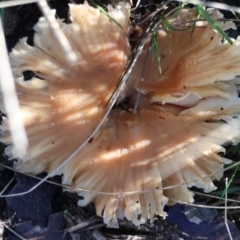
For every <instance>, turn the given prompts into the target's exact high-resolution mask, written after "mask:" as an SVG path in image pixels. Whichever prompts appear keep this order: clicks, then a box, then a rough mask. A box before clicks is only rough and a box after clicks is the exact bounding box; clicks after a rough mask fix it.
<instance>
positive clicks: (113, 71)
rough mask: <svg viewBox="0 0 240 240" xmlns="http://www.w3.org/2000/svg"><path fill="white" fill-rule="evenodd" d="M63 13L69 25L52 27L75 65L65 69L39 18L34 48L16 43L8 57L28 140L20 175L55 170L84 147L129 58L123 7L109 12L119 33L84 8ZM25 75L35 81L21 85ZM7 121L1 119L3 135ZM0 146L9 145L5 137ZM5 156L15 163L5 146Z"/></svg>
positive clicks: (97, 13) (127, 11)
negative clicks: (62, 37) (60, 34)
mask: <svg viewBox="0 0 240 240" xmlns="http://www.w3.org/2000/svg"><path fill="white" fill-rule="evenodd" d="M69 7H70V18H71V24H65V23H63V22H62V21H60V20H59V21H58V23H59V25H60V27H61V29H62V31H63V32H64V33H65V35H66V37H67V38H68V40H69V42H70V43H71V47H72V49H73V50H74V51H75V52H76V54H77V57H78V60H77V65H75V66H71V65H70V64H69V63H68V61H67V60H66V58H65V55H64V54H63V52H62V51H61V49H60V47H61V46H59V45H58V44H57V43H56V42H55V40H54V39H55V38H53V37H52V32H51V28H50V27H49V25H48V23H47V21H46V19H45V18H43V17H42V18H40V20H39V22H38V23H37V25H36V26H35V27H34V30H35V31H36V34H35V36H34V46H29V45H28V44H27V43H26V39H21V40H20V42H19V43H18V44H17V46H16V47H15V48H14V49H13V50H12V52H11V54H10V58H11V64H12V69H13V74H14V77H15V78H16V85H17V86H16V87H17V93H18V97H19V101H20V105H21V115H22V118H23V121H24V124H25V128H26V131H27V136H28V139H29V140H30V141H29V147H28V152H27V156H25V158H22V159H21V161H20V162H18V163H17V164H16V167H17V168H18V169H19V170H21V171H24V172H31V173H34V174H36V173H39V172H42V171H51V170H53V169H55V168H56V166H58V165H59V164H60V163H61V162H63V160H65V159H66V158H67V157H68V156H70V155H71V153H72V152H73V151H75V150H76V149H77V148H78V146H79V145H81V144H82V142H83V141H85V139H86V138H87V137H88V136H89V135H90V134H91V133H92V131H93V130H94V128H95V127H96V125H97V124H98V122H99V121H100V119H101V118H102V116H103V114H104V107H105V105H106V103H107V101H108V100H109V98H110V96H111V94H112V92H113V90H114V88H115V86H116V83H117V81H118V79H119V77H120V75H121V73H122V71H123V69H124V67H125V64H126V61H127V58H128V55H129V52H130V46H129V43H128V36H127V35H128V28H129V25H128V21H129V14H130V8H129V6H128V5H126V4H124V3H119V5H118V6H117V8H112V7H109V14H110V15H111V16H112V17H113V18H115V19H116V21H118V23H119V24H120V25H121V27H122V28H121V27H119V26H118V25H117V24H116V23H114V22H113V21H110V20H109V18H108V17H107V16H105V15H104V14H102V13H101V12H100V11H99V10H98V9H95V8H92V7H90V6H89V5H88V4H87V3H85V4H83V5H73V4H70V5H69ZM27 70H30V71H33V72H34V74H35V76H34V77H33V78H32V79H30V80H28V81H25V80H24V77H23V72H24V71H27ZM2 109H4V107H3V106H2ZM3 111H4V110H3ZM7 121H8V120H7V118H4V119H3V126H4V127H5V129H6V128H7V125H8V123H7ZM66 136H68V140H67V141H66V138H65V137H66ZM1 140H2V141H3V142H5V143H7V144H9V143H10V142H11V139H10V136H9V132H6V131H5V133H3V136H2V138H1ZM60 149H61V150H60ZM6 152H7V153H8V154H10V155H11V156H12V158H18V157H19V155H18V152H14V151H12V146H11V145H9V147H7V149H6ZM25 164H26V165H25Z"/></svg>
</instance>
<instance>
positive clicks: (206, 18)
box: [196, 5, 233, 45]
mask: <svg viewBox="0 0 240 240" xmlns="http://www.w3.org/2000/svg"><path fill="white" fill-rule="evenodd" d="M196 8H197V10H198V13H199V14H200V15H201V16H202V17H203V18H204V19H205V20H206V21H207V22H208V23H209V24H210V25H211V26H212V27H213V28H214V29H215V30H217V31H218V32H219V33H220V34H221V35H222V36H223V38H224V39H226V40H227V41H228V42H229V43H230V44H231V45H232V44H233V42H232V40H231V39H230V38H229V37H228V35H227V34H226V33H225V32H224V31H223V30H222V28H221V27H219V25H218V24H217V23H216V22H215V21H214V20H213V19H212V18H211V16H210V15H209V14H208V13H207V11H205V10H204V8H203V7H202V6H200V5H196Z"/></svg>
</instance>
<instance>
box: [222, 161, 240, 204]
mask: <svg viewBox="0 0 240 240" xmlns="http://www.w3.org/2000/svg"><path fill="white" fill-rule="evenodd" d="M239 168H240V165H237V166H236V167H235V169H234V172H233V174H232V176H231V178H230V180H229V182H228V185H227V186H226V188H225V189H224V191H223V193H222V195H221V197H220V200H222V198H223V197H224V195H225V193H226V192H228V189H229V187H230V185H231V183H232V181H233V179H234V177H235V175H236V173H237V171H238V170H239Z"/></svg>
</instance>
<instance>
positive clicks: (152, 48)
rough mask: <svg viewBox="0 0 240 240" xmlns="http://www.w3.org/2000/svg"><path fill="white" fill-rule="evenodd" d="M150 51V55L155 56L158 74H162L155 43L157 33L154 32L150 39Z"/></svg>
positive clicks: (156, 43)
mask: <svg viewBox="0 0 240 240" xmlns="http://www.w3.org/2000/svg"><path fill="white" fill-rule="evenodd" d="M151 50H152V55H153V56H154V55H156V56H157V61H158V70H159V73H160V74H162V69H161V56H160V52H159V48H158V42H157V32H154V33H153V34H152V37H151Z"/></svg>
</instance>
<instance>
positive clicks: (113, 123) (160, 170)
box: [63, 96, 240, 227]
mask: <svg viewBox="0 0 240 240" xmlns="http://www.w3.org/2000/svg"><path fill="white" fill-rule="evenodd" d="M142 97H143V98H144V96H142ZM239 103H240V100H238V108H235V110H236V112H235V114H239V113H240V107H239ZM173 108H174V107H173ZM230 109H231V106H229V107H226V111H228V110H230ZM235 114H233V116H235ZM217 118H218V119H219V120H218V121H217V120H216V116H215V115H211V116H205V117H202V116H200V117H196V116H192V114H191V111H189V114H187V113H185V114H181V110H180V108H179V107H176V109H172V110H171V111H169V108H168V106H159V105H154V106H150V105H146V106H145V108H143V109H139V110H138V112H137V114H136V115H131V114H130V113H129V112H127V111H125V110H122V109H115V110H114V111H113V112H112V113H111V114H110V115H109V118H108V122H107V123H106V124H105V126H104V128H102V130H101V131H100V133H99V135H98V136H97V137H96V138H94V139H93V140H92V141H91V143H89V144H88V145H86V146H85V147H84V148H83V149H82V151H81V152H79V154H78V155H77V156H76V157H74V158H73V159H72V161H71V162H70V163H69V164H67V165H65V167H64V176H63V182H64V183H65V184H68V185H70V186H72V187H73V191H76V192H78V194H79V195H80V196H82V197H83V200H79V205H80V206H85V205H87V204H88V203H90V202H92V203H94V205H95V207H96V212H97V214H98V215H100V216H101V215H103V217H104V222H105V223H106V224H107V225H108V226H110V227H118V221H117V219H118V218H122V217H123V216H125V217H126V218H127V219H128V220H130V221H132V222H133V223H134V224H135V225H139V224H140V223H144V222H145V221H146V220H148V219H150V220H151V221H152V220H154V214H157V215H161V216H166V214H165V213H164V212H163V207H164V205H165V204H166V203H167V198H170V200H169V203H168V204H172V203H174V200H175V199H177V200H181V201H186V202H192V201H193V193H192V192H191V191H190V190H188V187H192V186H197V187H199V188H203V189H204V191H205V192H210V191H213V190H215V189H216V187H215V186H214V184H213V182H212V181H213V180H215V179H220V178H221V177H222V173H221V172H220V173H218V174H216V175H213V174H214V173H216V172H219V171H222V170H223V164H224V163H230V162H231V161H230V160H228V159H225V158H223V157H220V156H219V155H218V153H220V152H225V149H224V148H223V147H222V145H223V144H224V143H226V142H227V141H229V140H230V141H231V140H232V141H235V143H237V142H239V137H238V136H239V134H240V128H239V127H240V122H239V117H238V118H233V117H231V115H228V119H227V121H226V119H225V117H224V115H223V116H221V115H220V114H219V113H218V115H217ZM222 118H223V119H224V121H222V120H221V119H222ZM209 175H211V176H209ZM184 183H185V185H181V186H177V187H175V188H170V189H166V190H165V189H164V188H166V187H171V186H172V185H175V184H176V185H178V184H184ZM186 183H187V184H186ZM162 189H163V190H162ZM84 190H86V191H84ZM109 193H110V194H109ZM112 193H115V195H114V194H112ZM130 193H131V194H130ZM111 194H112V195H111ZM171 199H173V200H171ZM139 216H140V218H139Z"/></svg>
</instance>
